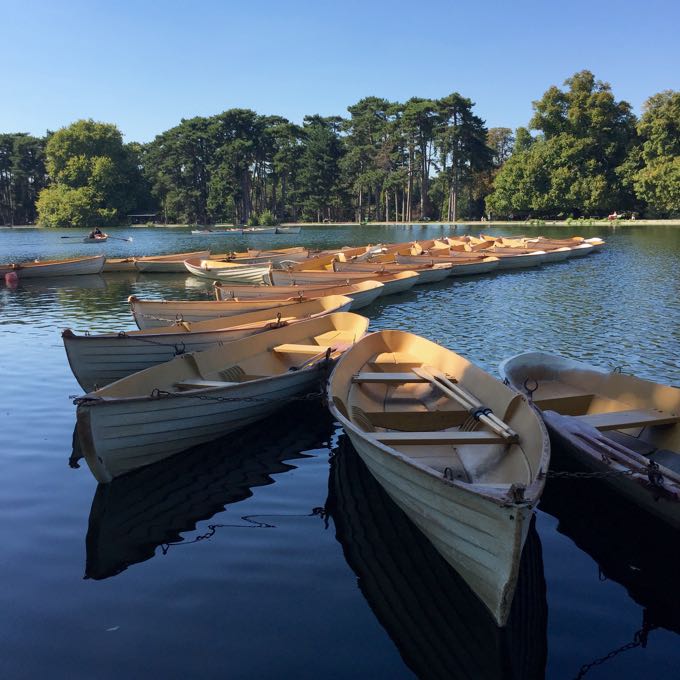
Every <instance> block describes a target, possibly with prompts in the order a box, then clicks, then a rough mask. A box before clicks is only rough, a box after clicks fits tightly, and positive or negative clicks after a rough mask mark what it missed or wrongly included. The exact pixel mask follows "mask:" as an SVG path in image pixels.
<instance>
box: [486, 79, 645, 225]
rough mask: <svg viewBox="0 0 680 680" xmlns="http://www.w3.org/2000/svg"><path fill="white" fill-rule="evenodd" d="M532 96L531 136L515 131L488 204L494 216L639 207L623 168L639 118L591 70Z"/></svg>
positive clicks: (524, 131)
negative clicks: (562, 87)
mask: <svg viewBox="0 0 680 680" xmlns="http://www.w3.org/2000/svg"><path fill="white" fill-rule="evenodd" d="M565 85H567V87H568V89H567V90H566V91H562V90H560V89H558V88H556V87H551V88H550V89H548V90H547V91H546V93H545V94H544V95H543V98H542V99H540V100H539V101H537V102H534V116H533V118H532V119H531V123H530V125H531V127H532V128H533V129H535V130H538V131H539V133H540V134H539V135H538V136H537V137H536V138H533V139H532V138H531V136H530V135H529V134H528V132H527V131H526V130H523V129H521V128H520V129H519V130H518V131H517V136H516V142H515V152H514V153H513V155H512V156H511V157H510V159H509V160H508V161H507V162H506V164H505V165H504V166H503V168H502V170H501V171H500V172H499V174H498V176H497V177H496V181H495V184H494V192H493V193H492V194H491V195H490V196H488V197H487V199H486V205H487V209H488V210H489V211H491V212H492V213H495V214H502V215H510V214H517V213H518V214H533V215H536V214H538V215H546V216H554V215H555V214H556V213H565V214H576V215H578V214H581V213H583V212H585V213H606V212H609V211H611V210H612V209H619V210H621V209H630V208H632V207H633V206H634V205H635V197H634V195H633V193H632V191H631V183H630V182H626V181H624V179H623V177H622V175H621V173H619V172H617V167H618V166H620V165H621V164H622V163H624V162H625V161H626V160H627V159H628V157H629V154H630V152H631V149H632V148H633V146H634V144H635V141H636V131H635V127H634V123H635V118H634V116H633V114H632V113H631V110H630V105H629V104H628V103H626V102H617V101H615V99H614V96H613V95H612V93H611V88H610V86H609V85H608V84H607V83H602V82H600V81H596V80H595V77H594V76H593V74H592V73H590V72H589V71H581V72H580V73H576V74H575V75H574V76H572V77H571V78H569V79H568V80H567V81H566V82H565Z"/></svg>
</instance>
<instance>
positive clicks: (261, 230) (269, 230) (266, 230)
mask: <svg viewBox="0 0 680 680" xmlns="http://www.w3.org/2000/svg"><path fill="white" fill-rule="evenodd" d="M243 233H244V234H275V233H276V227H245V228H244V229H243Z"/></svg>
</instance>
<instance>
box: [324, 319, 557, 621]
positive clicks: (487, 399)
mask: <svg viewBox="0 0 680 680" xmlns="http://www.w3.org/2000/svg"><path fill="white" fill-rule="evenodd" d="M328 397H329V398H328V401H329V406H330V409H331V413H332V414H333V416H334V417H335V418H336V419H337V420H338V421H339V422H340V424H341V425H342V427H343V429H344V430H345V432H346V433H347V435H348V437H349V438H350V440H351V442H352V444H353V445H354V448H355V449H356V450H357V452H358V453H359V455H360V456H361V458H362V460H363V461H364V463H366V466H367V467H368V469H369V470H370V471H371V473H372V474H373V476H374V477H375V478H376V479H377V480H378V482H380V484H381V485H382V487H383V488H384V489H385V491H386V492H387V493H388V494H389V495H390V496H391V498H392V500H393V501H394V502H395V503H396V504H397V505H398V506H399V507H400V508H401V509H402V510H403V511H404V512H405V513H406V514H407V515H408V517H409V519H411V521H412V522H413V523H414V524H415V525H416V526H418V528H419V529H420V530H421V531H422V532H423V533H424V534H425V535H426V536H427V538H428V539H429V540H430V541H431V542H432V544H433V545H434V547H435V548H436V549H437V550H438V551H439V553H440V554H441V555H442V557H444V559H446V560H447V561H448V562H449V564H451V566H452V567H453V568H454V569H456V571H457V572H458V573H459V574H460V575H461V576H462V577H463V578H464V579H465V581H466V582H467V584H468V585H469V586H470V588H471V589H472V590H473V591H474V592H475V594H476V595H477V597H479V599H480V600H481V601H482V602H483V603H484V604H485V605H486V607H487V609H488V610H489V611H490V612H491V614H492V616H493V617H494V619H495V621H496V623H497V624H498V625H501V626H502V625H504V624H505V622H506V621H507V618H508V615H509V613H510V607H511V604H512V599H513V593H514V590H515V585H516V581H517V572H518V567H519V562H520V557H521V553H522V546H523V545H524V541H525V539H526V536H527V532H528V531H529V525H530V522H531V518H532V514H533V510H532V509H533V507H534V506H535V505H536V503H537V502H538V500H539V498H540V496H541V492H542V491H543V485H544V482H545V474H546V472H547V470H548V464H549V460H550V442H549V439H548V435H547V433H546V430H545V427H544V425H543V423H542V422H541V419H540V418H539V416H538V414H537V412H536V411H535V410H534V409H533V408H532V407H531V406H530V404H529V403H528V401H527V400H526V398H525V397H523V396H522V395H520V394H517V393H516V392H514V391H513V390H511V389H509V388H507V387H506V386H504V385H503V384H502V383H500V382H499V381H497V380H495V379H494V378H492V377H491V376H490V375H488V374H487V373H485V372H484V371H482V370H481V369H479V368H477V367H476V366H474V365H473V364H471V363H470V362H468V361H467V360H465V359H464V358H463V357H461V356H459V355H457V354H455V353H454V352H451V351H450V350H447V349H445V348H444V347H442V346H440V345H437V344H435V343H433V342H430V341H429V340H425V339H424V338H420V337H418V336H417V335H413V334H411V333H406V332H403V331H381V332H379V333H373V334H371V335H368V336H366V337H365V338H364V339H363V340H361V341H359V342H358V343H357V344H356V345H355V346H354V347H352V348H351V349H350V350H349V351H348V352H347V353H346V354H345V355H344V356H343V357H342V358H341V360H340V361H339V362H338V364H337V366H336V368H335V369H334V371H333V374H332V376H331V379H330V382H329V388H328Z"/></svg>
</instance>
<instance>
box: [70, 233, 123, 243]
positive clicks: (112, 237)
mask: <svg viewBox="0 0 680 680" xmlns="http://www.w3.org/2000/svg"><path fill="white" fill-rule="evenodd" d="M60 238H79V239H81V240H82V239H83V238H84V237H83V236H61V237H60ZM106 238H110V239H112V240H113V241H128V242H131V241H132V236H130V237H128V238H123V237H122V236H109V235H108V234H107V235H106Z"/></svg>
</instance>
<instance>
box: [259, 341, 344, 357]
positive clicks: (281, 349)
mask: <svg viewBox="0 0 680 680" xmlns="http://www.w3.org/2000/svg"><path fill="white" fill-rule="evenodd" d="M329 349H332V348H331V347H330V346H328V345H299V344H295V343H292V342H288V343H285V344H283V345H277V346H276V347H272V352H276V353H277V354H311V355H316V354H323V353H324V352H326V351H327V350H329Z"/></svg>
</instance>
